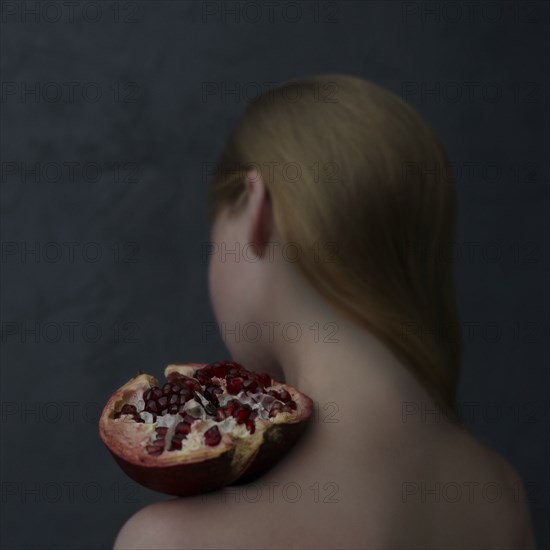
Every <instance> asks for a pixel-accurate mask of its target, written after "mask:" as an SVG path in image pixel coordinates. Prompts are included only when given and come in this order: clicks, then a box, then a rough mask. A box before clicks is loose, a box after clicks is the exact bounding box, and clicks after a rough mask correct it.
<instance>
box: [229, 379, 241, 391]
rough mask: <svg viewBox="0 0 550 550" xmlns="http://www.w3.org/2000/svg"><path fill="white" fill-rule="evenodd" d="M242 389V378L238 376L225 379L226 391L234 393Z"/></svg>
mask: <svg viewBox="0 0 550 550" xmlns="http://www.w3.org/2000/svg"><path fill="white" fill-rule="evenodd" d="M242 389H243V379H242V378H240V377H236V378H228V379H227V393H229V394H231V395H236V394H237V393H239V392H240V391H241V390H242Z"/></svg>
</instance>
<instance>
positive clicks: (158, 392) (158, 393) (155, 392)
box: [151, 386, 162, 401]
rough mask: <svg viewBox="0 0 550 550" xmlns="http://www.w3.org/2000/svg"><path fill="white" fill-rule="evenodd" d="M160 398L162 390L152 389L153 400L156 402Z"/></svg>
mask: <svg viewBox="0 0 550 550" xmlns="http://www.w3.org/2000/svg"><path fill="white" fill-rule="evenodd" d="M159 397H162V390H161V389H160V388H159V387H158V386H153V387H152V388H151V399H153V400H154V401H156V400H157V399H158V398H159Z"/></svg>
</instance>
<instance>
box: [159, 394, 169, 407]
mask: <svg viewBox="0 0 550 550" xmlns="http://www.w3.org/2000/svg"><path fill="white" fill-rule="evenodd" d="M157 405H158V406H159V409H160V410H161V411H162V410H164V409H166V407H167V406H168V397H166V396H165V395H163V396H162V397H161V398H160V399H159V400H158V401H157Z"/></svg>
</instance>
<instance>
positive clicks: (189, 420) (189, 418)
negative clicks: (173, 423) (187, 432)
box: [183, 414, 197, 424]
mask: <svg viewBox="0 0 550 550" xmlns="http://www.w3.org/2000/svg"><path fill="white" fill-rule="evenodd" d="M195 420H197V419H196V418H195V417H194V416H191V415H190V414H186V415H185V416H184V417H183V421H184V422H187V424H193V422H195Z"/></svg>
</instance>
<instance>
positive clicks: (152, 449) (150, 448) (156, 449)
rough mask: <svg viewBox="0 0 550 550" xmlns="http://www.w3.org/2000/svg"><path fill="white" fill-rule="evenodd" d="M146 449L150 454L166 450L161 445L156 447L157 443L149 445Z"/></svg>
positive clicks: (157, 453)
mask: <svg viewBox="0 0 550 550" xmlns="http://www.w3.org/2000/svg"><path fill="white" fill-rule="evenodd" d="M145 449H146V450H147V452H148V453H149V454H150V455H160V454H162V451H163V450H164V449H162V448H161V447H156V446H155V445H147V446H146V447H145Z"/></svg>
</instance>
